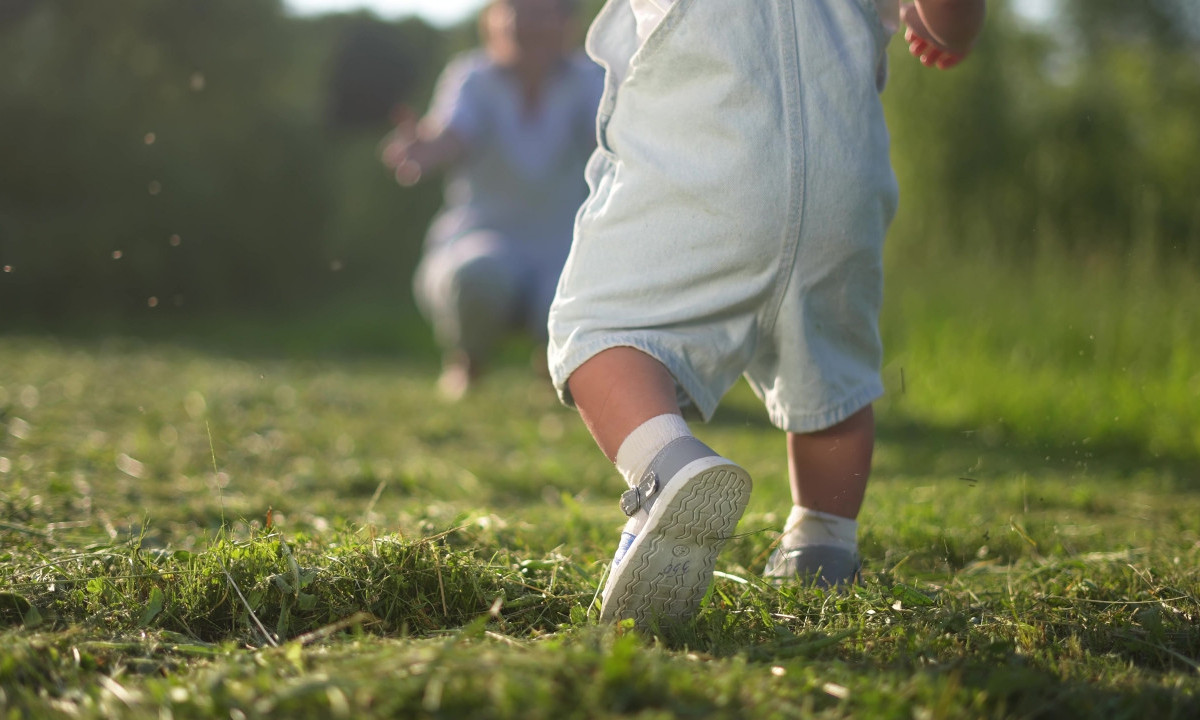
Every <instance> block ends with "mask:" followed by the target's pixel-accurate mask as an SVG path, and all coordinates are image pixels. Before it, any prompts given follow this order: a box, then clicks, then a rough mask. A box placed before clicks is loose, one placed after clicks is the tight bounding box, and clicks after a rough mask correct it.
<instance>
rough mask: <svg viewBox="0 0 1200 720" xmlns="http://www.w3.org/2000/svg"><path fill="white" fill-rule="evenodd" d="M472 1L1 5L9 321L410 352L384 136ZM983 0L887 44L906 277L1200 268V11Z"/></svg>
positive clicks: (430, 197)
mask: <svg viewBox="0 0 1200 720" xmlns="http://www.w3.org/2000/svg"><path fill="white" fill-rule="evenodd" d="M480 4H481V3H480V0H374V2H366V0H287V1H286V2H284V1H283V0H209V1H208V2H205V3H202V4H200V3H183V2H162V0H119V1H118V0H114V2H112V3H105V4H100V3H82V4H77V3H68V2H65V0H7V2H4V3H2V4H0V117H2V118H3V128H4V131H3V132H2V133H0V157H3V158H4V162H3V163H0V268H2V269H3V272H0V307H3V308H4V312H3V313H2V314H0V329H4V328H9V327H25V328H28V327H34V328H50V327H61V326H63V325H70V326H77V325H80V324H83V325H87V326H95V327H98V325H96V319H97V318H101V317H102V318H104V321H105V323H110V324H112V325H113V326H118V327H123V328H128V327H130V326H131V324H132V326H136V327H139V328H140V327H143V326H144V325H146V324H153V323H156V322H157V323H165V322H166V321H168V320H169V321H170V322H169V324H172V325H177V324H178V323H179V322H181V321H182V320H183V319H184V318H196V317H206V316H212V315H214V314H216V315H220V314H221V313H224V312H228V311H229V310H230V309H231V308H236V309H237V310H238V312H240V313H245V312H261V313H264V314H271V313H282V314H295V313H298V312H301V311H303V312H306V313H312V312H315V311H316V310H317V309H328V308H331V307H336V308H338V309H337V310H336V311H333V310H326V311H328V312H331V313H333V314H334V315H336V316H338V317H345V316H352V317H355V318H359V320H358V321H357V322H353V323H349V322H343V323H338V327H339V328H341V329H342V331H346V328H358V329H359V331H360V334H361V337H358V338H357V339H354V340H348V341H347V342H352V343H358V344H360V345H366V346H374V345H377V344H378V345H383V346H388V347H395V344H396V341H395V340H394V338H396V337H397V336H403V337H408V335H407V334H406V333H398V334H397V333H395V328H396V327H398V326H401V325H402V324H403V322H405V318H409V319H410V320H411V321H412V322H413V324H414V325H415V326H417V327H420V321H419V320H412V319H413V318H415V317H416V311H415V310H414V307H413V302H412V299H411V275H412V269H413V266H414V264H415V262H416V259H417V258H418V256H419V254H420V252H421V245H422V242H423V238H424V235H425V231H426V228H427V226H428V223H429V220H430V218H431V217H432V216H433V214H434V213H435V212H436V211H437V209H438V207H439V205H440V202H441V194H442V188H441V187H440V184H439V183H438V182H436V181H434V182H430V183H425V184H423V185H421V186H419V187H417V188H414V189H401V188H399V187H398V186H397V185H396V183H395V181H394V180H393V178H392V177H391V176H390V175H389V173H388V172H387V171H386V169H385V168H384V167H383V166H382V164H381V163H380V162H379V158H378V148H379V143H380V141H381V139H382V138H383V137H384V135H385V134H386V133H387V132H388V131H389V129H390V119H391V118H392V117H393V113H394V112H395V111H396V109H397V108H400V107H403V106H407V107H409V108H412V109H413V110H415V111H418V112H419V111H421V110H423V109H424V108H425V107H426V106H427V104H428V102H429V98H430V96H431V93H432V91H433V87H434V84H435V82H436V79H437V77H438V74H439V73H440V71H441V69H442V68H443V67H444V66H445V64H446V62H447V61H448V60H449V59H450V58H451V57H452V56H453V55H454V54H456V53H459V52H462V51H464V50H467V49H469V48H471V47H473V46H474V45H475V44H476V43H477V38H476V37H475V33H476V28H475V23H474V22H473V17H474V14H475V12H477V10H478V8H479V6H480ZM602 4H603V3H602V0H582V1H581V2H580V13H581V15H582V16H583V17H582V20H583V21H584V22H583V23H581V24H582V25H586V24H587V22H588V21H589V19H590V18H591V17H592V16H594V14H595V13H596V12H597V11H598V10H599V8H600V6H601V5H602ZM989 8H990V17H989V24H988V28H987V32H986V34H985V35H984V37H983V38H982V40H981V42H980V44H979V46H978V48H977V50H976V52H975V55H974V57H973V58H972V59H971V61H970V62H969V63H966V64H965V65H964V66H963V67H962V68H960V69H957V70H955V71H953V72H951V73H930V72H927V71H925V70H924V69H923V68H921V67H920V66H919V65H918V64H917V63H915V62H913V61H912V60H911V59H910V58H907V57H905V52H904V50H905V49H904V47H903V43H901V42H893V43H892V46H891V49H890V51H891V53H892V63H891V65H892V73H891V80H890V85H889V88H888V90H887V92H886V93H885V95H884V104H885V108H886V110H887V113H888V118H889V124H890V128H891V132H892V137H893V160H894V163H895V166H896V170H897V174H898V175H899V177H900V181H901V187H902V188H903V202H902V204H901V210H900V214H899V216H898V217H897V219H896V222H895V224H894V226H893V229H892V232H891V234H890V236H889V245H888V251H889V260H888V261H889V264H890V265H891V266H892V273H893V277H903V276H904V272H906V268H905V265H906V264H908V263H920V262H923V259H928V258H937V259H938V260H939V261H944V262H951V261H952V259H953V258H955V257H958V256H960V255H961V256H963V259H964V260H970V261H972V262H975V261H977V260H978V259H979V258H980V257H984V256H986V257H989V258H993V259H995V260H997V261H1003V262H1005V263H1020V262H1024V261H1026V260H1027V259H1028V258H1029V257H1030V256H1031V254H1032V253H1034V252H1035V251H1037V252H1043V253H1044V252H1046V251H1047V250H1048V249H1053V250H1054V251H1055V252H1060V253H1063V254H1064V255H1066V256H1067V257H1072V258H1076V259H1079V260H1080V261H1082V260H1083V258H1085V257H1086V258H1088V261H1089V262H1096V260H1095V258H1096V257H1098V256H1100V255H1104V254H1108V255H1110V256H1112V257H1114V258H1124V257H1128V253H1132V252H1137V253H1139V256H1144V257H1155V258H1165V261H1166V262H1167V263H1168V264H1172V265H1179V264H1180V262H1183V264H1184V265H1186V264H1187V263H1188V262H1191V260H1187V261H1183V260H1182V258H1185V257H1188V258H1190V257H1191V256H1193V255H1195V254H1197V253H1200V241H1198V240H1197V236H1198V235H1200V214H1198V213H1200V211H1198V210H1197V207H1198V206H1197V204H1196V203H1195V200H1194V197H1193V195H1192V191H1191V190H1190V188H1191V186H1193V185H1194V184H1195V178H1196V176H1197V170H1196V168H1197V167H1198V165H1200V133H1197V132H1196V131H1195V127H1196V125H1195V123H1196V120H1195V118H1196V117H1197V116H1198V115H1200V62H1198V61H1197V59H1198V53H1200V39H1198V38H1200V6H1197V5H1196V4H1195V3H1194V2H1191V1H1190V0H1156V1H1155V2H1151V3H1128V2H1122V1H1121V0H993V2H991V3H989ZM988 262H992V260H989V261H988ZM1113 262H1116V260H1113ZM1156 262H1158V261H1157V260H1156ZM919 267H928V265H927V264H925V265H920V266H919ZM106 327H107V325H106ZM375 338H392V339H390V340H378V341H377V340H376V339H375ZM388 343H391V344H390V345H388Z"/></svg>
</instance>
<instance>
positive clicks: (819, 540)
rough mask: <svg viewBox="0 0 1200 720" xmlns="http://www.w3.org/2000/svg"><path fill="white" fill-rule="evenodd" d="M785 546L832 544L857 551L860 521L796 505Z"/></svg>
mask: <svg viewBox="0 0 1200 720" xmlns="http://www.w3.org/2000/svg"><path fill="white" fill-rule="evenodd" d="M781 545H783V547H785V548H798V547H811V546H813V545H828V546H832V547H839V548H844V549H846V550H849V551H851V552H856V551H857V550H858V521H857V520H851V519H850V518H844V517H839V516H837V515H831V514H829V513H825V512H820V511H819V510H810V509H808V508H804V507H800V506H799V505H793V506H792V512H791V514H790V515H788V519H787V524H786V525H784V532H783V540H782V541H781Z"/></svg>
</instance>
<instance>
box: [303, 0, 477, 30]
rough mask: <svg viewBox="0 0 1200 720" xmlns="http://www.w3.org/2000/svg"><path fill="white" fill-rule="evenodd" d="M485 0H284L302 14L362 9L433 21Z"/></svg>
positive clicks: (457, 15) (454, 18)
mask: <svg viewBox="0 0 1200 720" xmlns="http://www.w3.org/2000/svg"><path fill="white" fill-rule="evenodd" d="M485 2H486V0H288V2H287V6H288V8H289V9H290V10H291V11H293V12H295V13H297V14H302V15H316V14H319V13H331V12H347V11H353V10H358V9H366V10H370V11H371V12H374V13H376V14H377V15H379V16H380V17H384V18H391V19H395V18H400V17H406V16H409V15H417V16H419V17H421V18H424V19H425V20H427V21H429V22H431V23H433V24H435V25H449V24H451V23H455V22H458V21H460V20H462V19H463V18H464V17H466V16H467V15H469V14H471V13H474V12H476V11H477V10H478V9H479V8H480V7H482V6H483V4H484V3H485Z"/></svg>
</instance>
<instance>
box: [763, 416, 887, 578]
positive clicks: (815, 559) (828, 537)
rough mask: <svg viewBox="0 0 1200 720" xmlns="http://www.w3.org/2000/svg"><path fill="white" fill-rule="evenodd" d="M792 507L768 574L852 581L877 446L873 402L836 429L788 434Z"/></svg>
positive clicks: (856, 563)
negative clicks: (860, 521) (861, 515)
mask: <svg viewBox="0 0 1200 720" xmlns="http://www.w3.org/2000/svg"><path fill="white" fill-rule="evenodd" d="M787 445H788V472H789V475H790V477H791V483H792V502H793V506H792V512H791V514H790V515H789V516H788V519H787V523H786V525H785V527H784V534H783V537H782V538H781V539H780V547H779V549H778V550H777V551H776V552H775V554H773V555H772V556H771V559H770V560H769V561H768V563H767V572H766V574H767V576H768V577H775V578H781V579H785V578H799V579H800V580H802V581H805V582H814V583H816V584H818V585H821V586H826V587H828V586H836V585H841V584H844V583H847V582H851V581H852V580H853V579H854V577H855V575H857V573H858V569H859V558H858V522H857V521H856V518H857V517H858V511H859V509H860V508H861V507H862V502H863V496H864V495H865V494H866V489H867V477H868V475H869V474H870V471H871V455H872V453H873V451H874V447H875V416H874V413H873V411H872V410H871V407H870V406H867V407H865V408H863V409H862V410H860V411H858V412H857V413H855V414H854V415H851V416H850V417H849V418H847V419H846V420H843V421H842V422H840V423H838V424H837V425H834V426H833V427H831V428H827V429H825V430H821V431H818V432H814V433H804V434H800V433H788V443H787Z"/></svg>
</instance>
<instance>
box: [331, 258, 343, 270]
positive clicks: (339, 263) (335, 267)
mask: <svg viewBox="0 0 1200 720" xmlns="http://www.w3.org/2000/svg"><path fill="white" fill-rule="evenodd" d="M343 267H345V266H344V265H342V261H341V260H334V261H333V262H331V263H329V269H330V270H331V271H332V272H341V271H342V268H343Z"/></svg>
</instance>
